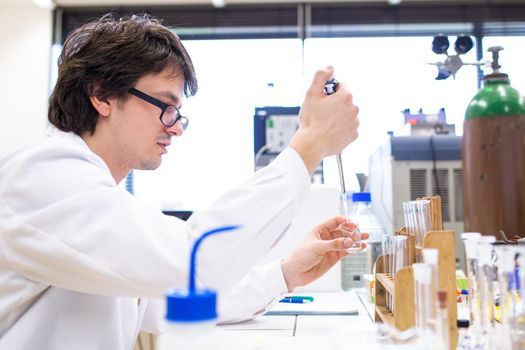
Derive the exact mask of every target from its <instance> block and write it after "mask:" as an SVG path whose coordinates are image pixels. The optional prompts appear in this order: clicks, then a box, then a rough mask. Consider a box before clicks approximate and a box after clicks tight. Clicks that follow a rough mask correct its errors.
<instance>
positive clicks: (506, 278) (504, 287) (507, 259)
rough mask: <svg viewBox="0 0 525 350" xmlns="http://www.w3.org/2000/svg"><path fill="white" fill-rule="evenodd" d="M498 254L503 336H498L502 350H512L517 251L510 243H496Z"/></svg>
mask: <svg viewBox="0 0 525 350" xmlns="http://www.w3.org/2000/svg"><path fill="white" fill-rule="evenodd" d="M494 250H495V252H496V254H497V256H498V281H499V290H500V294H499V305H500V312H501V333H502V334H501V335H502V336H501V337H497V340H498V342H499V344H498V348H499V349H500V350H512V341H511V333H510V324H509V320H510V319H514V314H513V313H514V311H515V304H514V302H515V300H516V299H515V298H514V295H516V290H515V289H516V282H515V280H514V277H515V274H514V271H515V268H516V259H515V255H516V251H515V248H514V247H512V246H510V245H494Z"/></svg>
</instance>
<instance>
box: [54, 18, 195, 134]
mask: <svg viewBox="0 0 525 350" xmlns="http://www.w3.org/2000/svg"><path fill="white" fill-rule="evenodd" d="M58 65H59V70H58V79H57V82H56V85H55V88H54V90H53V93H52V94H51V97H50V98H49V111H48V119H49V122H50V123H51V124H53V125H54V126H56V127H57V128H58V129H60V130H63V131H72V132H74V133H76V134H78V135H82V134H83V133H85V132H89V133H91V134H93V133H94V132H95V126H96V124H97V120H98V112H97V111H96V110H95V108H93V106H92V104H91V102H90V99H89V98H90V96H94V95H96V96H97V97H98V98H99V99H101V100H105V99H108V98H118V99H119V100H120V101H125V100H126V99H127V98H128V97H129V95H128V90H129V89H130V88H131V87H133V86H134V84H135V83H136V82H137V80H139V79H140V78H141V77H143V76H145V75H147V74H155V73H159V72H161V71H162V70H164V69H165V68H168V67H170V66H171V67H173V69H174V72H176V73H177V74H181V76H183V77H184V94H185V96H193V95H195V93H196V92H197V78H196V76H195V69H194V67H193V63H192V62H191V59H190V57H189V55H188V53H187V51H186V49H185V48H184V46H183V45H182V43H181V41H180V39H179V37H178V36H177V35H176V34H175V33H173V32H172V31H171V30H170V29H169V28H167V27H166V26H164V25H163V24H162V23H161V22H160V21H159V20H158V19H156V18H153V17H152V16H150V15H133V16H129V17H123V18H117V17H116V16H114V15H113V14H107V15H104V16H103V17H101V18H100V19H98V20H95V21H93V22H90V23H87V24H85V25H83V26H82V27H80V28H78V29H76V30H74V31H73V32H71V33H70V34H69V35H68V36H67V38H66V40H65V42H64V48H63V50H62V53H61V55H60V58H59V60H58Z"/></svg>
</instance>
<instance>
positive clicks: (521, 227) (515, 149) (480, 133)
mask: <svg viewBox="0 0 525 350" xmlns="http://www.w3.org/2000/svg"><path fill="white" fill-rule="evenodd" d="M502 49H503V48H502V47H490V48H489V51H490V52H492V56H493V59H492V70H493V72H492V73H491V74H487V75H485V77H484V78H483V81H484V87H483V88H482V89H481V90H480V91H479V92H478V93H477V94H476V96H474V98H473V99H472V101H471V102H470V103H469V106H468V108H467V110H466V112H465V121H464V132H463V184H464V198H463V200H464V210H465V213H464V214H465V231H475V232H481V233H482V234H484V235H487V234H494V233H496V232H499V231H500V230H503V231H504V232H505V233H506V234H510V235H511V236H512V235H520V236H521V237H525V216H524V215H523V208H524V207H525V182H523V179H524V178H525V143H523V140H524V139H525V127H523V125H525V97H524V96H523V95H521V94H520V93H519V92H518V91H517V90H516V89H514V88H513V87H511V86H510V80H509V77H508V75H507V74H505V73H501V72H500V70H499V68H500V65H499V52H500V50H502Z"/></svg>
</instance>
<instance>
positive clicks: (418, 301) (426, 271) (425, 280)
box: [412, 263, 430, 330]
mask: <svg viewBox="0 0 525 350" xmlns="http://www.w3.org/2000/svg"><path fill="white" fill-rule="evenodd" d="M412 270H413V272H414V298H415V300H414V301H415V309H416V327H417V328H419V329H420V330H428V324H427V319H428V315H429V297H430V296H429V288H430V266H429V265H427V264H424V263H414V264H412Z"/></svg>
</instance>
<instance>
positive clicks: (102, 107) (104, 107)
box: [89, 96, 111, 117]
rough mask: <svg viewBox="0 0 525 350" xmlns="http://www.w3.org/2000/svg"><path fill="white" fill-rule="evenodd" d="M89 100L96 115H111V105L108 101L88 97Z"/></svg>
mask: <svg viewBox="0 0 525 350" xmlns="http://www.w3.org/2000/svg"><path fill="white" fill-rule="evenodd" d="M89 100H90V101H91V104H92V105H93V107H94V108H95V109H96V110H97V112H98V114H99V115H100V116H102V117H108V116H109V114H110V113H111V104H110V103H109V101H108V100H101V99H99V98H98V97H97V96H90V97H89Z"/></svg>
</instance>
